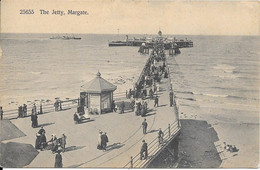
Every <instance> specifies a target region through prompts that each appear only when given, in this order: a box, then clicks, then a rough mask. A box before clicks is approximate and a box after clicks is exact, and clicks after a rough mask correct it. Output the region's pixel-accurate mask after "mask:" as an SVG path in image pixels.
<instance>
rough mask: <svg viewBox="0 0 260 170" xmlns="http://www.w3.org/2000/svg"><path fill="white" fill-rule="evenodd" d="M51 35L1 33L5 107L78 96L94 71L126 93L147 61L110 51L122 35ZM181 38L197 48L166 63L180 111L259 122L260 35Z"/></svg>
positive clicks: (134, 52) (0, 85) (132, 51)
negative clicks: (114, 41)
mask: <svg viewBox="0 0 260 170" xmlns="http://www.w3.org/2000/svg"><path fill="white" fill-rule="evenodd" d="M61 35H63V34H61ZM51 36H57V34H55V35H54V34H1V35H0V73H1V74H0V106H3V110H8V109H14V108H15V109H17V107H18V106H19V105H22V104H24V103H25V104H27V105H31V104H32V103H34V102H36V103H39V102H42V103H43V104H44V103H47V102H53V101H55V98H56V99H57V98H59V99H61V100H67V99H75V98H78V97H79V94H80V91H81V86H82V85H84V84H85V83H86V82H88V81H90V80H91V79H93V78H95V76H96V74H97V72H100V73H101V77H103V78H104V79H106V80H108V81H109V82H111V83H113V84H115V85H117V90H116V91H115V93H124V92H125V90H128V89H129V88H132V87H133V84H134V82H135V81H136V80H137V78H138V77H139V75H140V73H141V71H142V69H143V66H144V64H145V61H146V60H147V58H148V55H142V54H139V53H138V49H139V48H138V47H108V42H109V41H110V40H124V39H125V35H102V34H75V35H74V36H75V37H81V38H82V39H81V40H60V39H50V37H51ZM172 36H174V35H172ZM129 37H130V38H131V37H142V35H129ZM176 37H177V39H181V38H183V39H184V38H188V39H190V40H192V41H193V42H194V46H193V47H192V48H182V49H181V54H179V55H176V56H172V57H169V58H168V64H169V67H170V70H171V73H170V76H171V81H172V84H173V89H174V92H175V95H176V100H177V103H178V106H179V109H180V112H181V114H183V115H185V113H189V114H190V115H194V117H195V116H201V117H203V116H204V115H205V116H206V115H211V116H214V115H218V116H215V117H214V119H218V120H221V121H227V122H228V121H239V122H246V121H250V122H256V123H259V94H260V93H259V83H260V81H259V79H260V77H259V68H260V61H259V56H260V50H259V45H260V37H259V36H202V35H196V36H195V35H177V36H176ZM166 53H167V54H168V52H166ZM208 113H211V114H208ZM214 113H216V114H214ZM229 115H230V117H229ZM234 117H237V118H235V119H236V120H234ZM231 119H232V120H231Z"/></svg>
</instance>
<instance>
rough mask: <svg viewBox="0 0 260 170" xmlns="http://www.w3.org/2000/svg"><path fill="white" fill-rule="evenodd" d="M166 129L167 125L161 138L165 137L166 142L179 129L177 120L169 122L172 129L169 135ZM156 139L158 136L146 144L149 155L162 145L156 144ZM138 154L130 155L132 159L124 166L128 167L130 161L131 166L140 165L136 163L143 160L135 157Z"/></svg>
mask: <svg viewBox="0 0 260 170" xmlns="http://www.w3.org/2000/svg"><path fill="white" fill-rule="evenodd" d="M168 129H169V127H168V128H166V129H165V130H164V131H163V133H164V134H165V135H164V137H163V138H164V139H165V141H166V142H168V141H169V140H171V137H172V136H174V135H175V134H176V132H178V130H179V129H180V127H179V123H178V120H177V121H174V122H173V123H172V124H170V129H171V131H172V133H171V134H170V136H169V134H168V133H166V132H167V131H168ZM156 140H158V137H155V138H154V139H153V140H152V141H151V142H150V143H149V144H148V146H147V147H148V153H149V155H150V154H151V155H152V156H153V154H154V153H156V152H157V151H158V150H160V149H161V148H162V147H163V146H164V145H158V146H157V145H156V144H158V142H156ZM139 155H140V153H137V154H136V155H135V156H134V157H132V159H131V160H130V161H129V162H128V163H127V164H126V165H125V166H124V168H126V167H130V166H129V165H130V164H131V163H132V166H133V167H142V166H138V165H139V164H141V163H142V162H143V161H141V160H139V159H136V158H137V157H138V156H139ZM144 162H145V161H144Z"/></svg>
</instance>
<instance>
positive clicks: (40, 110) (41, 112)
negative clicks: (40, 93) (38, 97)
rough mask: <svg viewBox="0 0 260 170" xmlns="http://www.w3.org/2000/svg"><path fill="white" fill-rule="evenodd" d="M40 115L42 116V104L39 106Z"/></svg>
mask: <svg viewBox="0 0 260 170" xmlns="http://www.w3.org/2000/svg"><path fill="white" fill-rule="evenodd" d="M40 114H43V111H42V104H40Z"/></svg>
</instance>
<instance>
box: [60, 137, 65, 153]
mask: <svg viewBox="0 0 260 170" xmlns="http://www.w3.org/2000/svg"><path fill="white" fill-rule="evenodd" d="M66 139H67V136H66V135H65V134H64V133H63V134H62V137H61V144H60V145H61V149H62V152H65V149H66Z"/></svg>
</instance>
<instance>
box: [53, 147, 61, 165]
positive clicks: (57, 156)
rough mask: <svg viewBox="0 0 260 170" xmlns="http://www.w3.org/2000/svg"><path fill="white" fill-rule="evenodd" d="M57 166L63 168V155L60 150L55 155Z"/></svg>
mask: <svg viewBox="0 0 260 170" xmlns="http://www.w3.org/2000/svg"><path fill="white" fill-rule="evenodd" d="M54 167H55V168H62V156H61V154H60V151H58V153H57V154H56V156H55V165H54Z"/></svg>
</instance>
